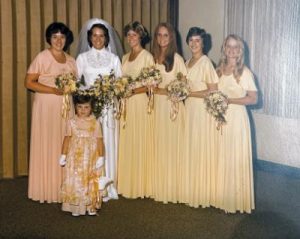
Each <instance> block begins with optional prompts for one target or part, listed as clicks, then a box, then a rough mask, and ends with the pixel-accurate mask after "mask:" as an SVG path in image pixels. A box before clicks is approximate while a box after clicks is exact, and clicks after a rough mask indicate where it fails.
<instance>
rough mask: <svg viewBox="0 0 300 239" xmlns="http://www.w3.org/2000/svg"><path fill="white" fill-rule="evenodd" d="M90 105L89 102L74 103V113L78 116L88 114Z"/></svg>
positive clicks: (83, 116)
mask: <svg viewBox="0 0 300 239" xmlns="http://www.w3.org/2000/svg"><path fill="white" fill-rule="evenodd" d="M91 112H92V107H91V104H90V103H83V104H76V114H77V116H78V117H79V118H85V117H88V116H90V114H91Z"/></svg>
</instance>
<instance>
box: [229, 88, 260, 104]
mask: <svg viewBox="0 0 300 239" xmlns="http://www.w3.org/2000/svg"><path fill="white" fill-rule="evenodd" d="M256 102H257V92H256V91H247V95H246V96H245V97H242V98H229V99H228V104H236V105H254V104H256Z"/></svg>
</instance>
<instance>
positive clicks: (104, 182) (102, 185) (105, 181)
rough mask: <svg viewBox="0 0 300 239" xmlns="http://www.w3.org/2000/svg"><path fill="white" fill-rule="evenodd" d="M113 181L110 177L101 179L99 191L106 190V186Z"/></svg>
mask: <svg viewBox="0 0 300 239" xmlns="http://www.w3.org/2000/svg"><path fill="white" fill-rule="evenodd" d="M112 182H113V180H112V179H111V178H109V177H100V179H99V181H98V184H99V190H104V189H105V188H106V186H107V185H108V184H110V183H112Z"/></svg>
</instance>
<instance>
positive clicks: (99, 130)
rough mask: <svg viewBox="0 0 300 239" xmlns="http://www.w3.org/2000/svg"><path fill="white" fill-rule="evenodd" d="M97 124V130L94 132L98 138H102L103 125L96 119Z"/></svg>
mask: <svg viewBox="0 0 300 239" xmlns="http://www.w3.org/2000/svg"><path fill="white" fill-rule="evenodd" d="M95 121H96V122H95V124H96V127H95V132H94V136H95V137H96V138H102V137H103V136H102V127H101V124H100V122H99V121H98V120H96V119H95Z"/></svg>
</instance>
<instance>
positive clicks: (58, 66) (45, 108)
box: [25, 22, 77, 203]
mask: <svg viewBox="0 0 300 239" xmlns="http://www.w3.org/2000/svg"><path fill="white" fill-rule="evenodd" d="M46 40H47V43H48V44H49V45H50V47H49V48H48V49H45V50H43V51H42V52H40V53H39V54H38V55H37V56H36V58H35V59H34V60H33V62H32V63H31V64H30V66H29V69H28V71H27V75H26V78H25V87H26V88H27V89H30V90H32V91H34V92H35V94H34V101H33V106H32V121H31V139H30V164H29V185H28V197H29V198H30V199H32V200H34V201H39V202H41V203H43V202H45V201H46V202H48V203H51V202H61V197H60V186H61V183H62V169H61V167H60V166H59V164H58V159H59V157H60V154H61V145H62V142H63V138H64V133H65V130H64V129H65V123H66V122H65V121H64V120H63V118H62V116H61V108H62V103H63V97H62V91H61V90H59V89H57V87H56V86H55V78H56V77H57V76H58V75H60V74H64V73H73V74H74V75H77V70H76V62H75V59H74V58H73V57H71V56H69V55H68V54H67V53H66V52H65V51H66V50H67V49H68V47H69V46H70V44H71V43H72V42H73V33H72V32H71V31H70V29H69V28H68V27H67V26H66V25H65V24H63V23H60V22H53V23H51V24H50V25H49V26H48V27H47V29H46Z"/></svg>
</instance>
